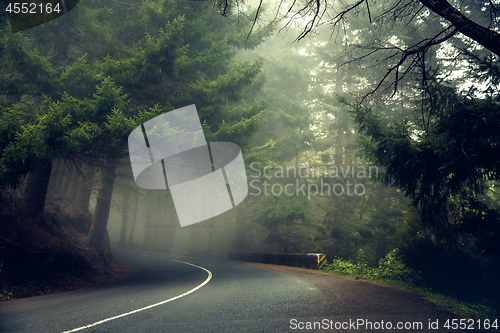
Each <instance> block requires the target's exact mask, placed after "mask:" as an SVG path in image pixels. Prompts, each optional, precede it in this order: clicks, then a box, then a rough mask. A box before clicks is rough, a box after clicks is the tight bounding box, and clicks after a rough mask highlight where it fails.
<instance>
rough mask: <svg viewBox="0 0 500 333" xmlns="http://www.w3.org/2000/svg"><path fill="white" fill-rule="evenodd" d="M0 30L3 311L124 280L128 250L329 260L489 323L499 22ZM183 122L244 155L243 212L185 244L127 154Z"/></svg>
mask: <svg viewBox="0 0 500 333" xmlns="http://www.w3.org/2000/svg"><path fill="white" fill-rule="evenodd" d="M3 14H4V15H3V16H2V17H1V19H0V20H1V21H0V29H1V30H0V299H2V300H8V299H11V298H17V297H23V296H30V295H38V294H45V293H50V292H53V291H57V290H67V289H68V288H69V289H74V288H79V287H82V286H86V285H91V284H95V283H97V282H102V281H107V280H111V279H115V278H117V277H119V276H122V275H123V274H126V270H127V269H126V267H123V265H122V264H121V263H118V262H116V261H115V260H114V259H113V255H112V248H113V247H119V246H121V247H130V248H138V249H143V250H148V251H154V252H164V253H169V254H174V255H185V256H191V257H204V258H215V259H227V258H228V254H229V253H234V252H258V253H325V254H326V255H327V260H328V264H327V265H326V266H325V267H324V268H323V269H324V270H325V271H329V272H333V273H335V274H345V275H350V276H355V277H357V278H369V279H378V280H384V281H389V280H390V281H393V282H394V281H396V282H395V283H400V284H401V285H404V286H407V287H409V288H410V287H415V288H419V290H427V291H432V292H433V293H439V294H441V295H444V296H445V297H447V298H451V299H454V300H457V301H458V302H462V303H460V304H467V309H468V310H470V311H471V313H472V314H471V315H472V316H473V317H477V318H480V317H481V316H485V315H486V314H487V315H488V316H489V318H492V316H495V315H496V316H497V317H498V314H499V312H498V309H499V308H500V303H499V301H500V287H499V285H498V279H499V276H500V242H498V240H497V237H500V188H499V187H500V183H499V176H500V174H499V171H500V131H499V128H500V90H499V88H500V64H499V63H498V61H499V59H498V57H499V56H500V34H499V33H498V29H499V28H500V2H498V1H496V0H491V1H482V2H464V1H458V0H419V1H416V0H390V1H383V2H380V1H375V0H353V1H351V0H348V1H337V2H336V1H331V0H317V1H313V0H303V1H287V0H274V1H263V0H258V1H257V0H255V1H242V0H224V1H223V0H208V1H184V0H183V1H173V0H143V1H134V0H120V1H117V0H81V1H80V2H78V5H76V6H75V7H74V8H72V9H71V10H70V11H68V12H67V13H66V14H65V15H62V16H60V17H58V18H56V19H53V20H51V21H48V22H46V23H43V24H39V25H37V26H34V27H32V28H29V29H24V28H22V27H21V28H19V27H18V26H16V25H15V24H14V23H15V22H14V21H13V20H10V19H9V17H8V16H7V13H6V12H4V13H3ZM16 27H17V28H16ZM19 29H22V30H20V31H16V30H19ZM192 104H195V105H196V108H197V111H198V114H199V117H200V122H201V124H202V128H203V133H204V135H205V138H206V141H207V142H231V143H235V144H237V145H238V146H239V147H240V148H241V150H242V154H243V158H244V162H245V168H246V174H247V179H248V195H247V197H246V199H245V200H244V201H243V202H242V203H240V204H239V205H237V206H236V207H235V208H233V209H231V210H228V211H227V212H225V213H223V214H220V215H218V216H215V217H212V218H210V219H208V220H205V221H203V222H200V223H196V224H193V225H190V226H186V227H181V226H180V224H179V219H178V216H177V213H176V210H175V207H174V202H173V199H172V193H171V192H170V190H169V189H168V188H167V190H148V189H143V188H140V187H139V186H137V184H136V183H135V179H134V175H133V172H132V168H131V163H130V157H129V150H128V146H127V143H128V141H127V140H128V137H129V135H130V133H131V132H132V131H133V130H134V129H136V128H137V127H141V126H142V124H143V123H145V122H146V121H148V120H150V119H153V118H155V117H157V116H159V115H161V114H164V113H165V112H168V111H172V110H174V109H178V108H182V107H184V106H188V105H192ZM192 205H193V209H194V207H196V202H192Z"/></svg>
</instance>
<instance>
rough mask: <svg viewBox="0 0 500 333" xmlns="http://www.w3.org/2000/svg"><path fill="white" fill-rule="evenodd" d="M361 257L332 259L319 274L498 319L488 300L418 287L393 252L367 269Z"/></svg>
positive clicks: (415, 274)
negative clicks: (403, 291) (404, 292)
mask: <svg viewBox="0 0 500 333" xmlns="http://www.w3.org/2000/svg"><path fill="white" fill-rule="evenodd" d="M362 258H363V254H362V253H361V255H360V256H359V258H358V259H359V260H358V262H357V263H353V262H352V261H346V260H343V259H340V258H335V259H333V261H332V263H331V264H328V265H325V267H324V268H323V269H322V271H324V272H327V273H332V274H338V275H344V276H350V277H354V278H357V279H367V280H372V281H376V282H381V283H385V284H389V285H394V286H398V287H401V288H405V289H408V290H411V291H414V292H417V293H419V294H421V295H423V296H425V297H426V298H427V299H429V300H431V301H434V302H437V303H440V304H443V305H445V306H447V307H448V308H450V309H451V310H453V311H455V312H458V313H461V314H463V315H465V316H466V317H468V318H472V319H474V320H478V319H480V320H485V319H489V320H491V321H494V320H495V319H499V320H500V318H499V315H500V311H499V309H498V308H494V307H492V306H490V305H489V304H488V300H481V299H479V300H467V299H465V300H460V299H456V298H453V297H451V296H448V295H445V294H443V293H440V292H438V291H435V290H434V291H433V290H432V289H431V288H425V287H422V286H419V285H418V281H417V280H418V276H419V272H416V271H414V270H412V269H411V268H408V267H406V266H405V264H404V263H403V262H402V261H401V260H400V259H399V258H398V255H397V250H394V251H392V252H390V253H389V254H387V256H386V257H385V258H383V259H381V260H380V262H379V267H377V268H372V267H369V266H368V265H367V264H366V263H365V262H363V260H362ZM499 325H500V323H499Z"/></svg>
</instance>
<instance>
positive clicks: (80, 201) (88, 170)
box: [75, 164, 96, 211]
mask: <svg viewBox="0 0 500 333" xmlns="http://www.w3.org/2000/svg"><path fill="white" fill-rule="evenodd" d="M95 171H96V167H95V166H92V165H88V164H86V165H85V166H84V168H83V175H82V176H80V187H79V188H78V194H77V195H76V201H75V203H76V205H77V206H78V207H80V208H81V209H82V210H84V211H88V210H89V203H90V195H91V194H92V179H93V178H94V175H95Z"/></svg>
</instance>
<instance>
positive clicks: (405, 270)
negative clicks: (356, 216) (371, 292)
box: [322, 249, 418, 282]
mask: <svg viewBox="0 0 500 333" xmlns="http://www.w3.org/2000/svg"><path fill="white" fill-rule="evenodd" d="M322 270H323V271H326V272H329V273H334V274H341V275H347V276H353V277H356V278H359V279H372V280H394V281H405V282H411V281H412V280H413V279H416V278H417V277H418V273H417V272H416V271H414V270H412V269H411V268H409V267H407V266H406V265H405V264H404V263H403V261H402V260H401V258H400V257H399V255H398V249H394V250H392V251H391V252H389V253H387V255H386V256H385V257H384V258H382V259H380V261H379V264H378V267H376V268H371V267H369V266H368V264H367V260H366V254H365V253H364V251H363V250H362V249H360V250H359V251H358V259H357V262H356V263H353V262H352V261H350V260H343V259H341V258H338V257H337V258H334V259H333V260H332V263H331V264H328V265H325V267H324V268H323V269H322Z"/></svg>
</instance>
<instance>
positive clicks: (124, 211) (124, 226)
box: [118, 189, 130, 246]
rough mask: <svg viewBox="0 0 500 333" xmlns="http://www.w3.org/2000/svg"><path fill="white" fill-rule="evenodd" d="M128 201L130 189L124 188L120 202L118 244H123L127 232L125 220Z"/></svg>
mask: <svg viewBox="0 0 500 333" xmlns="http://www.w3.org/2000/svg"><path fill="white" fill-rule="evenodd" d="M129 201H130V190H128V189H126V190H125V197H124V198H123V202H122V228H121V230H120V239H119V241H118V245H119V246H123V245H125V235H126V233H127V220H128V214H129V209H128V208H129Z"/></svg>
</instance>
